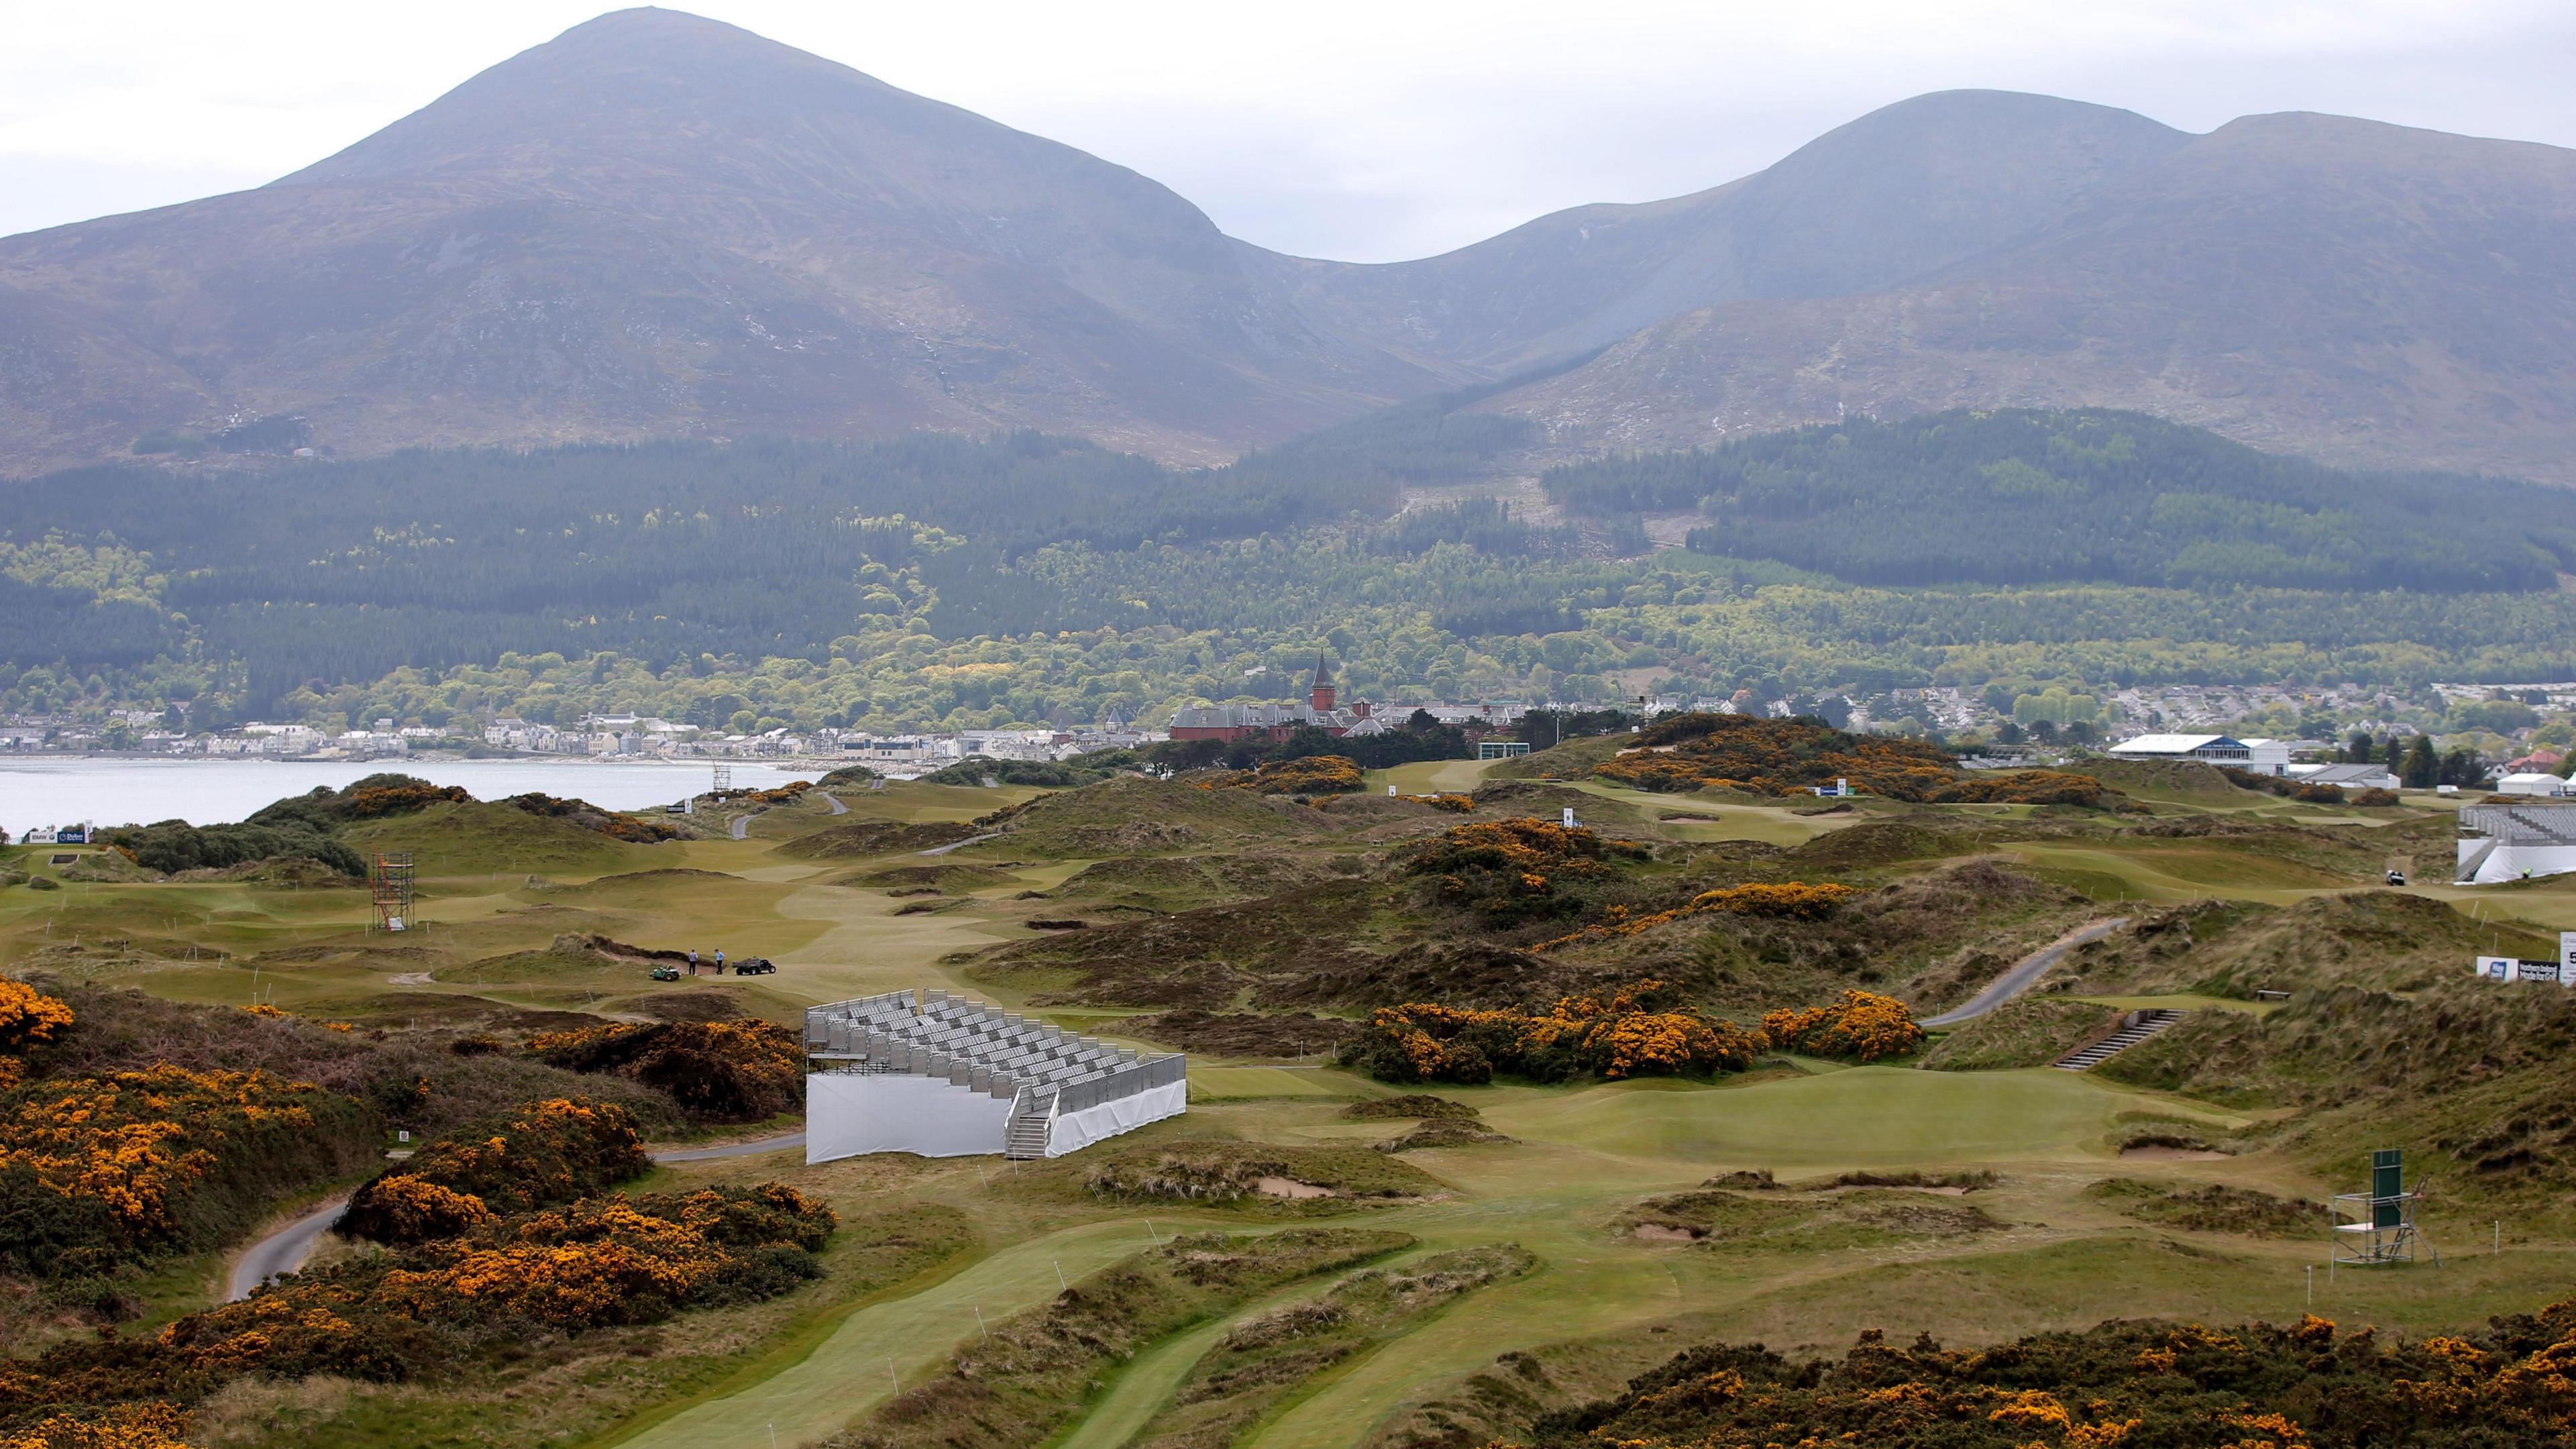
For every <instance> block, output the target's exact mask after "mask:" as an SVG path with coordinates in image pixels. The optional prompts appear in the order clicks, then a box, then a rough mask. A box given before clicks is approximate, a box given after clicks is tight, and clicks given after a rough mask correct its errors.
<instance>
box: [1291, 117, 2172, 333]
mask: <svg viewBox="0 0 2576 1449" xmlns="http://www.w3.org/2000/svg"><path fill="white" fill-rule="evenodd" d="M2185 139H2186V137H2185V136H2184V135H2183V133H2181V132H2179V131H2175V130H2172V129H2170V128H2168V127H2165V126H2161V125H2158V124H2157V123H2155V122H2154V121H2150V120H2148V119H2147V118H2145V117H2143V116H2140V115H2136V114H2134V113H2132V112H2129V111H2122V110H2114V109H2112V108H2110V107H2108V106H2094V105H2086V104H2084V103H2082V102H2080V101H2066V100H2059V99H2057V98H2055V97H2053V96H2035V95H2023V94H2016V93H2013V92H2007V91H1943V92H1939V93H1936V94H1933V95H1925V96H1917V97H1915V98H1913V99H1911V100H1907V101H1900V102H1898V103H1896V104H1895V105H1892V106H1886V107H1883V108H1881V109H1879V110H1876V111H1872V112H1870V113H1869V114H1868V115H1866V116H1863V117H1861V118H1860V119H1858V120H1856V121H1853V122H1851V123H1850V124H1848V125H1845V126H1840V127H1837V128H1836V129H1834V130H1832V131H1829V132H1827V133H1826V134H1825V135H1823V136H1820V137H1818V138H1817V139H1816V140H1814V141H1811V142H1809V143H1808V144H1807V145H1805V146H1802V147H1800V148H1799V149H1798V150H1797V151H1795V152H1793V153H1792V154H1791V155H1789V156H1788V157H1786V158H1785V159H1783V160H1782V161H1780V162H1779V163H1778V164H1777V165H1774V166H1771V167H1769V168H1767V169H1765V170H1763V171H1760V172H1757V173H1755V174H1754V175H1751V176H1748V177H1744V178H1743V179H1741V180H1737V181H1732V182H1728V183H1726V184H1725V185H1722V186H1717V187H1713V188H1711V189H1709V190H1707V191H1702V192H1699V193H1697V194H1694V195H1690V196H1679V197H1674V198H1672V199H1670V200H1666V201H1651V202H1645V203H1642V204H1637V205H1616V204H1602V205H1594V206H1579V207H1574V208H1572V209H1570V210H1566V211H1560V212H1555V213H1552V214H1550V215H1547V216H1543V217H1540V218H1538V219H1537V220H1535V221H1531V222H1528V223H1526V224H1524V225H1522V226H1518V227H1515V228H1513V229H1512V230H1510V231H1507V232H1505V233H1503V234H1502V235H1500V236H1497V237H1494V238H1491V239H1490V240H1487V241H1481V242H1478V243H1476V244H1475V245H1473V246H1469V247H1462V248H1460V249H1459V250H1457V251H1454V252H1450V253H1447V254H1445V255H1442V256H1437V257H1429V258H1425V259H1423V260H1420V261H1412V262H1399V263H1394V264H1390V265H1385V266H1374V267H1359V266H1343V265H1338V264H1333V263H1305V264H1301V265H1302V267H1303V271H1302V272H1301V273H1300V274H1299V276H1298V278H1297V280H1298V281H1299V282H1300V283H1301V284H1302V287H1303V291H1302V293H1301V296H1302V298H1303V299H1304V300H1306V301H1307V302H1308V304H1309V305H1310V306H1312V307H1314V308H1315V309H1316V310H1318V311H1319V312H1321V313H1323V314H1324V315H1326V316H1330V317H1333V318H1336V319H1339V320H1343V321H1345V322H1346V323H1347V324H1348V325H1350V326H1351V327H1353V328H1354V329H1356V330H1361V331H1365V332H1367V333H1369V334H1370V335H1374V336H1381V337H1391V338H1399V339H1402V340H1403V341H1404V342H1405V343H1406V344H1408V345H1410V346H1412V347H1414V348H1416V349H1418V350H1420V351H1421V352H1422V353H1425V354H1427V355H1431V356H1435V357H1440V358H1448V359H1455V360H1457V361H1461V362H1466V363H1470V364H1474V365H1478V366H1483V367H1488V368H1492V369H1495V370H1497V371H1504V370H1510V369H1513V368H1518V367H1526V366H1529V365H1531V364H1534V363H1539V362H1544V361H1547V360H1549V359H1552V358H1559V357H1565V356H1570V355H1573V354H1576V353H1580V352H1583V351H1587V350H1589V349H1592V348H1597V347H1600V346H1603V345H1604V344H1607V343H1610V342H1614V341H1617V340H1618V339H1619V338H1622V337H1625V336H1626V335H1628V334H1629V333H1631V332H1634V331H1636V330H1637V329H1639V328H1641V327H1646V326H1650V325H1652V324H1653V323H1655V322H1658V321H1661V320H1662V319H1664V318H1666V317H1670V316H1672V315H1674V314H1675V313H1678V312H1683V311H1687V310H1691V309H1694V308H1699V307H1706V306H1713V305H1716V304H1718V303H1721V302H1731V301H1739V300H1743V299H1746V298H1755V297H1830V296H1842V295H1847V294H1850V293H1856V292H1870V291H1876V290H1879V289H1881V288H1884V287H1888V286H1892V285H1895V284H1896V283H1899V282H1902V281H1906V280H1908V279H1910V278H1913V277H1918V276H1921V275H1923V274H1924V273H1927V272H1930V271H1933V270H1935V269H1937V268H1939V267H1942V266H1946V265H1948V264H1950V263H1952V262H1956V261H1958V260H1960V259H1962V258H1965V257H1968V256H1972V255H1974V254H1976V253H1978V252H1981V251H1983V250H1985V249H1987V248H1989V247H1992V246H1995V245H1998V244H2000V243H2003V242H2006V241H2009V240H2011V239H2013V238H2014V237H2016V236H2018V235H2019V234H2021V233H2023V232H2025V231H2028V230H2030V229H2032V228H2034V227H2037V226H2039V225H2040V224H2042V223H2043V222H2045V221H2047V220H2049V219H2051V218H2053V217H2055V216H2058V215H2060V214H2062V213H2063V212H2064V211H2065V210H2066V209H2067V208H2068V207H2069V206H2070V205H2072V204H2073V203H2074V202H2075V201H2076V200H2077V199H2078V198H2080V197H2082V196H2084V195H2085V194H2087V193H2088V192H2090V191H2091V190H2092V189H2093V188H2094V187H2096V186H2098V185H2100V184H2102V183H2103V182H2104V181H2106V180H2107V179H2109V178H2111V177H2115V176H2118V175H2121V174H2123V173H2125V172H2126V171H2128V170H2130V169H2131V168H2133V167H2136V166H2139V165H2143V164H2146V163H2148V162H2151V161H2153V160H2155V159H2156V158H2158V157H2160V156H2162V155H2164V154H2166V153H2167V152H2170V151H2171V150H2173V149H2174V148H2175V147H2178V146H2180V145H2182V144H2183V142H2184V141H2185Z"/></svg>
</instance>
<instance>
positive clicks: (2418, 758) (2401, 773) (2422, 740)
mask: <svg viewBox="0 0 2576 1449" xmlns="http://www.w3.org/2000/svg"><path fill="white" fill-rule="evenodd" d="M2397 778H2398V779H2399V780H2400V781H2402V782H2403V783H2404V784H2405V786H2406V788H2407V789H2409V790H2430V789H2432V788H2433V787H2434V786H2436V785H2438V784H2440V783H2442V757H2441V756H2439V755H2437V754H2435V753H2434V752H2433V737H2432V736H2431V735H2417V736H2416V737H2415V745H2414V748H2412V749H2410V750H2408V751H2407V752H2406V763H2405V764H2404V765H2402V766H2400V767H2399V769H2398V772H2397Z"/></svg>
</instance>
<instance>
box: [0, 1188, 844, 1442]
mask: <svg viewBox="0 0 2576 1449" xmlns="http://www.w3.org/2000/svg"><path fill="white" fill-rule="evenodd" d="M834 1226H835V1221H834V1218H833V1215H832V1213H831V1210H830V1209H828V1208H825V1207H823V1206H821V1205H820V1204H817V1203H814V1202H812V1201H809V1200H808V1199H806V1198H805V1197H803V1196H802V1195H801V1194H799V1193H798V1192H796V1190H795V1189H793V1188H790V1187H787V1186H784V1185H782V1184H779V1183H765V1184H761V1185H758V1186H753V1187H735V1186H725V1187H709V1188H701V1189H699V1190H697V1191H694V1192H686V1193H643V1194H637V1195H635V1196H633V1197H588V1198H583V1199H581V1200H579V1201H576V1202H572V1203H569V1204H567V1205H564V1206H561V1207H556V1208H549V1209H545V1210H542V1211H536V1212H525V1213H515V1214H510V1215H506V1216H495V1217H485V1218H479V1219H476V1220H475V1221H473V1222H472V1223H469V1224H464V1225H460V1226H458V1227H457V1228H456V1229H455V1230H454V1231H451V1232H447V1233H442V1234H439V1235H437V1236H435V1237H432V1238H427V1239H424V1240H422V1241H420V1242H418V1243H416V1244H413V1245H410V1246H407V1247H405V1248H403V1249H402V1250H400V1251H397V1252H389V1253H379V1254H372V1255H368V1256H363V1257H359V1258H355V1259H351V1260H348V1261H345V1262H340V1263H336V1264H331V1265H328V1266H323V1267H317V1268H312V1269H308V1270H306V1271H305V1272H302V1273H299V1274H297V1275H295V1276H294V1277H292V1278H290V1279H287V1280H285V1281H283V1282H281V1283H278V1284H274V1285H271V1286H269V1287H266V1288H263V1289H261V1290H259V1291H258V1292H257V1293H254V1294H253V1295H252V1296H251V1297H250V1298H248V1299H245V1300H243V1301H240V1302H235V1303H226V1304H223V1305H221V1306H219V1307H216V1308H212V1309H208V1310H206V1311H205V1312H202V1313H194V1314H189V1315H187V1316H185V1317H183V1318H180V1319H179V1320H177V1321H176V1322H174V1323H172V1324H170V1325H169V1326H168V1327H167V1328H164V1329H163V1330H161V1332H160V1333H158V1334H157V1335H153V1336H150V1337H142V1338H135V1339H115V1338H109V1339H105V1340H102V1341H96V1342H87V1343H82V1342H74V1343H70V1344H66V1345H63V1346H61V1347H58V1348H55V1349H52V1350H50V1351H48V1352H47V1353H45V1354H44V1355H43V1356H42V1357H40V1358H38V1359H36V1360H35V1361H33V1362H32V1363H30V1364H26V1365H24V1366H22V1367H19V1368H16V1369H13V1370H11V1371H9V1372H6V1373H0V1414H7V1413H11V1412H13V1411H15V1412H18V1413H24V1412H27V1411H30V1410H34V1409H40V1408H47V1409H49V1408H55V1407H59V1406H66V1405H110V1404H117V1403H123V1402H132V1401H146V1402H152V1401H161V1402H175V1403H180V1404H189V1403H194V1402H196V1401H198V1400H201V1399H203V1398H205V1397H206V1396H207V1395H209V1394H211V1393H213V1392H214V1391H216V1390H217V1389H219V1388H221V1387H222V1386H223V1385H224V1384H225V1383H227V1382H229V1381H231V1380H234V1379H237V1378H245V1377H259V1378H266V1379H300V1378H305V1377H308V1376H311V1375H317V1374H328V1375H334V1376H337V1377H341V1378H349V1379H357V1380H361V1381H372V1382H378V1383H399V1382H405V1381H409V1380H414V1379H419V1378H422V1377H425V1376H430V1375H436V1374H447V1373H454V1372H456V1371H457V1370H459V1369H463V1368H467V1367H469V1366H471V1365H472V1364H473V1363H474V1361H475V1360H476V1358H477V1357H478V1356H480V1355H482V1354H484V1353H488V1352H490V1351H492V1350H497V1349H502V1348H505V1347H507V1346H510V1345H524V1344H526V1343H529V1342H535V1341H543V1340H545V1339H547V1338H550V1337H556V1336H560V1335H564V1334H570V1333H578V1332H581V1331H583V1330H589V1329H599V1328H606V1327H613V1326H619V1325H631V1324H641V1323H653V1322H658V1321H661V1320H663V1319H667V1318H669V1317H671V1316H672V1315H674V1314H676V1313H679V1312H682V1311H684V1310H687V1309H693V1308H706V1307H714V1306H719V1305H723V1304H728V1303H740V1302H746V1301H751V1300H754V1299H760V1298H767V1297H772V1296H775V1295H776V1294H778V1293H781V1292H784V1291H786V1290H787V1289H789V1288H792V1287H794V1286H796V1285H797V1284H799V1283H802V1282H804V1281H806V1280H808V1279H811V1278H813V1277H815V1276H817V1275H818V1274H819V1272H820V1269H819V1267H818V1266H817V1264H816V1263H815V1258H814V1255H815V1254H816V1253H817V1252H819V1251H820V1250H821V1249H822V1247H823V1245H824V1243H825V1241H826V1240H827V1239H828V1238H829V1237H830V1236H831V1234H832V1231H833V1228H834Z"/></svg>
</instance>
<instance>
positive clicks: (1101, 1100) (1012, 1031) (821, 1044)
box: [805, 991, 1189, 1157]
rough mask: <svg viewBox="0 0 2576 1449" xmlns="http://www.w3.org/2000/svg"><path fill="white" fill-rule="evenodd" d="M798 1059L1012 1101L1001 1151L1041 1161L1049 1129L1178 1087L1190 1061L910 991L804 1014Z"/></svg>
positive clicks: (831, 1069)
mask: <svg viewBox="0 0 2576 1449" xmlns="http://www.w3.org/2000/svg"><path fill="white" fill-rule="evenodd" d="M805 1054H806V1056H807V1057H809V1058H810V1059H812V1061H813V1062H814V1063H815V1064H816V1065H817V1066H818V1067H820V1068H821V1070H822V1071H823V1072H825V1073H829V1074H833V1075H853V1074H855V1075H863V1076H866V1075H885V1074H895V1073H902V1074H907V1075H911V1076H916V1077H933V1078H940V1079H944V1080H945V1081H947V1082H948V1083H950V1084H951V1085H954V1086H958V1087H965V1088H968V1089H970V1090H972V1091H975V1092H980V1093H983V1094H985V1095H987V1096H990V1097H993V1098H996V1099H998V1100H1001V1101H1006V1102H1009V1103H1010V1104H1011V1111H1010V1117H1009V1124H1008V1127H1007V1129H1006V1132H1005V1134H1004V1139H1005V1140H1004V1144H1003V1151H1004V1153H1005V1155H1007V1156H1011V1157H1043V1156H1046V1155H1048V1137H1049V1132H1050V1131H1051V1129H1052V1127H1053V1124H1054V1123H1055V1122H1056V1121H1057V1120H1058V1119H1060V1118H1065V1117H1070V1116H1072V1115H1073V1114H1075V1113H1078V1112H1085V1111H1088V1110H1090V1109H1092V1108H1095V1107H1102V1106H1106V1105H1108V1104H1110V1103H1113V1102H1116V1101H1119V1100H1120V1099H1122V1098H1127V1097H1133V1096H1137V1095H1139V1094H1142V1093H1145V1092H1148V1091H1152V1090H1154V1089H1156V1088H1163V1087H1171V1086H1175V1085H1177V1084H1179V1083H1182V1082H1183V1081H1185V1080H1186V1073H1187V1070H1188V1066H1189V1060H1188V1058H1186V1057H1183V1056H1180V1055H1178V1054H1170V1055H1162V1056H1152V1057H1148V1056H1144V1055H1142V1054H1140V1053H1138V1052H1137V1051H1136V1050H1135V1049H1134V1048H1132V1047H1116V1046H1111V1045H1109V1044H1108V1043H1107V1042H1104V1041H1101V1040H1099V1039H1097V1038H1095V1037H1088V1036H1084V1035H1081V1034H1080V1033H1078V1032H1069V1031H1066V1030H1064V1029H1063V1028H1062V1027H1058V1026H1053V1025H1050V1024H1048V1023H1045V1022H1041V1021H1033V1020H1031V1019H1029V1018H1027V1017H1024V1016H1021V1015H1018V1014H1017V1013H1014V1012H1007V1011H1003V1010H1001V1009H999V1008H997V1007H993V1006H988V1005H986V1004H985V1003H983V1002H980V1001H976V1000H973V999H971V998H968V997H964V996H953V995H951V994H949V993H948V992H945V991H924V992H922V993H920V996H919V998H918V1000H916V999H915V996H914V993H912V992H910V991H890V992H887V993H885V994H884V995H881V996H866V997H861V998H859V999H858V1000H856V1001H839V1002H834V1003H832V1004H830V1005H828V1006H815V1007H809V1008H807V1009H806V1012H805Z"/></svg>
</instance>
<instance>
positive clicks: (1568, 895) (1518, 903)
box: [1400, 817, 1652, 929]
mask: <svg viewBox="0 0 2576 1449" xmlns="http://www.w3.org/2000/svg"><path fill="white" fill-rule="evenodd" d="M1651 855H1652V852H1651V851H1649V850H1647V849H1646V848H1645V847H1644V846H1641V845H1633V844H1630V843H1629V842H1627V841H1624V840H1613V839H1611V838H1609V837H1608V836H1605V835H1602V834H1600V833H1599V832H1597V831H1594V830H1592V829H1590V828H1589V827H1586V826H1581V825H1577V826H1573V827H1571V828H1569V827H1567V826H1564V825H1560V824H1558V823H1557V822H1555V821H1552V820H1532V819H1529V818H1526V817H1515V818H1512V819H1507V820H1482V821H1477V822H1475V823H1473V824H1469V825H1452V826H1450V827H1449V828H1448V829H1446V830H1443V831H1441V832H1440V833H1439V834H1437V835H1434V836H1432V837H1430V838H1429V839H1427V840H1424V841H1422V842H1420V843H1419V844H1417V845H1415V846H1413V847H1412V848H1411V849H1409V850H1408V851H1406V852H1405V853H1404V855H1403V856H1402V857H1401V858H1400V859H1401V862H1402V867H1403V869H1404V871H1405V872H1406V873H1407V874H1410V875H1414V876H1419V877H1422V878H1424V879H1426V880H1428V881H1429V882H1430V884H1431V887H1432V891H1433V894H1434V895H1435V897H1436V898H1437V899H1438V900H1439V901H1440V902H1441V904H1443V905H1446V906H1450V907H1453V908H1464V909H1467V910H1471V911H1474V912H1475V913H1476V914H1477V915H1479V916H1481V917H1482V918H1483V920H1484V923H1485V924H1486V925H1488V926H1491V927H1494V928H1497V929H1508V928H1510V927H1513V926H1518V925H1523V924H1526V923H1529V922H1534V921H1544V920H1556V919H1562V918H1565V917H1568V916H1579V915H1582V914H1584V913H1586V912H1587V911H1589V910H1591V909H1592V908H1593V906H1594V905H1595V904H1597V901H1598V896H1599V892H1600V890H1601V888H1602V887H1603V886H1604V885H1606V884H1607V883H1608V882H1609V881H1610V879H1611V877H1612V876H1613V874H1614V867H1615V866H1616V865H1617V864H1619V863H1620V862H1624V861H1642V860H1646V859H1648V858H1649V857H1650V856H1651Z"/></svg>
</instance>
